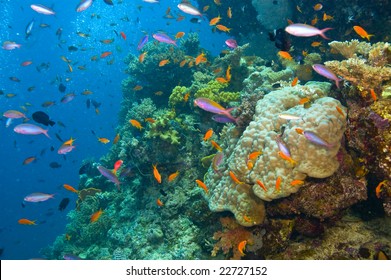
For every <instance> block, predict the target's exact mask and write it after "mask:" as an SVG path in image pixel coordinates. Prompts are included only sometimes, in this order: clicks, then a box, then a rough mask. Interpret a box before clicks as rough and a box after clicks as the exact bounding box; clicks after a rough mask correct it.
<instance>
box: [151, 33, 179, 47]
mask: <svg viewBox="0 0 391 280" xmlns="http://www.w3.org/2000/svg"><path fill="white" fill-rule="evenodd" d="M152 37H153V38H154V39H155V40H157V41H159V42H161V43H166V44H172V45H175V46H176V41H174V40H173V39H171V38H170V37H169V36H168V35H166V34H164V33H156V34H153V35H152Z"/></svg>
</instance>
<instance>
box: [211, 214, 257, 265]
mask: <svg viewBox="0 0 391 280" xmlns="http://www.w3.org/2000/svg"><path fill="white" fill-rule="evenodd" d="M220 223H221V225H222V226H223V231H217V232H215V234H214V235H213V239H214V240H218V241H217V242H216V244H215V245H214V247H213V250H212V256H213V257H214V256H216V255H217V253H218V251H219V250H220V249H221V250H222V251H223V253H224V254H225V255H228V254H229V253H230V250H231V249H232V253H233V256H232V258H231V259H232V260H240V258H241V257H242V256H243V255H242V254H241V253H240V252H239V250H238V245H239V243H240V242H242V241H243V240H246V241H247V244H253V235H252V233H251V232H250V231H249V230H248V229H247V228H246V227H243V226H241V225H239V224H238V223H236V221H235V219H233V218H230V217H224V218H221V219H220Z"/></svg>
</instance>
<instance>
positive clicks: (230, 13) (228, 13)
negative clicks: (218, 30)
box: [227, 7, 232, 18]
mask: <svg viewBox="0 0 391 280" xmlns="http://www.w3.org/2000/svg"><path fill="white" fill-rule="evenodd" d="M227 17H228V18H232V10H231V7H228V10H227Z"/></svg>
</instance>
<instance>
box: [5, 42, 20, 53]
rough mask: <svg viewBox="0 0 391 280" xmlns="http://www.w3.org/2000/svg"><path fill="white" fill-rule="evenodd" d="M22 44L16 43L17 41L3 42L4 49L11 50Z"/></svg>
mask: <svg viewBox="0 0 391 280" xmlns="http://www.w3.org/2000/svg"><path fill="white" fill-rule="evenodd" d="M21 46H22V45H21V44H16V43H15V42H10V41H5V42H4V43H3V49H5V50H7V51H10V50H13V49H16V48H18V49H19V48H20V47H21Z"/></svg>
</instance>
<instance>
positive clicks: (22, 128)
mask: <svg viewBox="0 0 391 280" xmlns="http://www.w3.org/2000/svg"><path fill="white" fill-rule="evenodd" d="M14 131H15V132H16V133H19V134H26V135H38V134H44V135H45V136H46V137H47V138H49V139H51V138H50V136H49V135H48V131H47V129H46V130H45V129H43V128H42V127H40V126H38V125H35V124H29V123H22V124H19V125H17V126H15V127H14Z"/></svg>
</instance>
